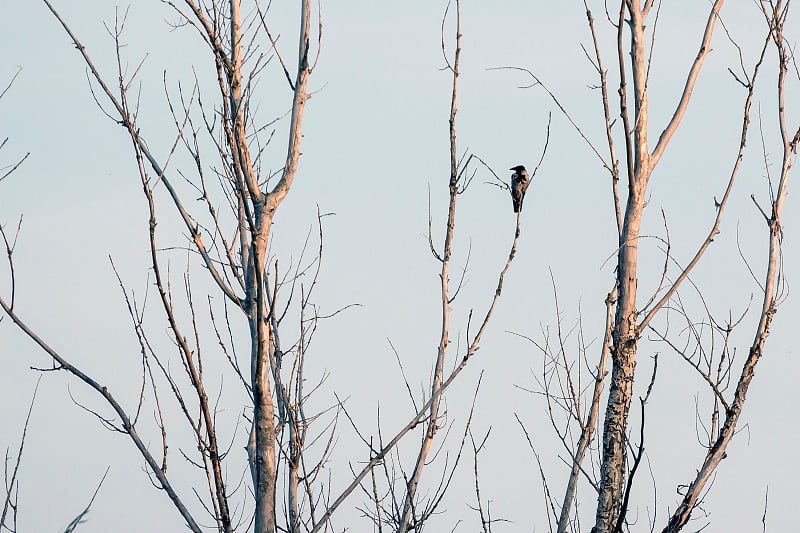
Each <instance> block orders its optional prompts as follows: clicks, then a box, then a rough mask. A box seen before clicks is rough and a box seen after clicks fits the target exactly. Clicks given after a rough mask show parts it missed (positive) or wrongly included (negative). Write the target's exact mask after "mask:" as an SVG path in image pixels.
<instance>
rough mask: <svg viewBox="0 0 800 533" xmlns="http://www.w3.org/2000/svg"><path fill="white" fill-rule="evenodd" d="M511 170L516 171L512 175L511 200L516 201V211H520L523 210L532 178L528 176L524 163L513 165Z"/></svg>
mask: <svg viewBox="0 0 800 533" xmlns="http://www.w3.org/2000/svg"><path fill="white" fill-rule="evenodd" d="M509 170H513V171H514V173H513V174H512V175H511V200H512V201H513V202H514V212H515V213H519V212H520V211H521V210H522V200H523V199H524V198H525V191H526V190H528V185H530V184H531V180H530V178H529V177H528V171H527V170H525V167H524V166H522V165H517V166H515V167H511V168H510V169H509Z"/></svg>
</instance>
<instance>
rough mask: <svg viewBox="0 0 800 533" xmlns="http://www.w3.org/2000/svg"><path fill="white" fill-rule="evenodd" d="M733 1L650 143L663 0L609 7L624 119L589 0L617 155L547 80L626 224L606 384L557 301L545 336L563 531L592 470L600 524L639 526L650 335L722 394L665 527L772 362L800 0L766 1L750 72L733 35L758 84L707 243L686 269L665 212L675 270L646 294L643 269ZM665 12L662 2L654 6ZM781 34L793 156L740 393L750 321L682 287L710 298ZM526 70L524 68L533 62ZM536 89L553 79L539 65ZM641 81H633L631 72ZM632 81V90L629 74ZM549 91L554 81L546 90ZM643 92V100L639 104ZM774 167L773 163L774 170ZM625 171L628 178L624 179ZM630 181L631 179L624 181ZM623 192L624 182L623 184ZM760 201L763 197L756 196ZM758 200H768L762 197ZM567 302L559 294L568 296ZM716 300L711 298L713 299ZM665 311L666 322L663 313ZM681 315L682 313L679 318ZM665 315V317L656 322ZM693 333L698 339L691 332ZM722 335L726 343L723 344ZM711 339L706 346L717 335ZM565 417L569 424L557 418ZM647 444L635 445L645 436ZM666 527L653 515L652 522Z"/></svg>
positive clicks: (717, 9) (609, 137)
mask: <svg viewBox="0 0 800 533" xmlns="http://www.w3.org/2000/svg"><path fill="white" fill-rule="evenodd" d="M723 4H724V1H719V0H718V1H715V2H713V3H711V5H710V6H709V11H708V17H707V20H706V24H705V29H704V32H703V35H702V37H701V39H700V43H699V46H698V52H697V55H696V56H695V58H694V60H693V61H692V63H691V67H690V69H689V72H688V73H687V74H686V78H685V82H684V86H683V90H682V92H681V94H680V95H679V98H678V103H677V105H676V106H675V107H674V109H673V111H672V116H671V117H670V118H669V120H668V121H667V125H666V126H665V127H664V129H663V131H662V132H661V134H660V136H659V138H658V140H657V142H655V143H654V144H655V146H654V147H653V146H652V144H651V143H650V142H649V139H648V131H649V122H650V118H651V116H650V113H649V96H650V94H649V90H648V84H649V80H650V78H649V76H650V68H651V60H652V54H653V49H654V48H655V46H656V37H655V36H656V32H657V29H658V12H659V10H660V3H658V2H654V1H646V2H639V1H637V0H633V1H630V0H623V1H621V2H620V3H619V10H618V15H617V17H616V18H615V19H612V18H611V16H610V15H609V14H608V12H606V15H607V18H608V26H609V27H610V28H611V29H612V30H613V31H615V32H616V43H617V49H616V57H617V62H616V63H617V70H616V77H617V79H618V81H619V88H618V91H617V93H618V95H619V100H618V103H617V105H616V109H617V113H618V115H619V120H617V119H614V118H612V117H613V115H614V114H615V112H614V111H613V109H614V107H615V106H614V105H613V104H612V100H611V98H610V96H609V92H610V91H609V89H610V84H611V81H610V80H609V75H608V71H607V70H606V67H605V66H604V62H603V57H602V53H601V52H602V49H601V45H600V42H601V40H602V39H601V38H600V37H599V32H598V29H597V27H596V23H595V19H594V16H593V14H592V10H591V9H590V7H589V3H588V2H584V6H585V8H586V14H587V19H588V26H589V30H590V34H591V39H592V45H593V53H589V52H587V51H586V50H584V52H586V56H587V58H589V60H590V61H591V62H592V64H593V67H594V69H595V71H596V73H597V75H598V76H599V78H600V80H599V84H598V88H599V90H600V95H601V103H602V106H603V117H604V129H605V140H606V145H607V147H606V149H607V153H606V155H602V154H601V152H600V150H599V149H597V148H596V147H595V146H594V144H593V143H592V142H591V141H590V140H589V139H588V138H587V136H585V135H584V134H583V132H582V130H581V129H580V128H579V127H578V126H577V124H576V122H575V121H574V120H573V119H572V116H571V115H570V114H569V113H568V112H567V111H566V109H565V108H564V107H563V106H562V104H561V103H560V101H559V99H558V98H557V97H556V96H555V95H554V94H553V93H552V92H550V91H549V89H547V88H545V90H546V91H547V93H548V95H549V96H550V98H551V99H552V100H553V101H554V102H555V103H556V105H557V106H558V107H559V109H560V110H561V111H562V113H563V114H564V115H565V116H566V117H567V118H568V120H569V121H570V122H571V124H572V125H573V126H574V127H575V128H576V129H577V130H578V132H579V133H580V135H581V136H582V137H583V139H584V140H585V141H586V142H587V143H588V144H589V147H590V149H591V150H592V151H593V153H594V154H595V155H596V156H597V157H598V158H599V159H600V162H601V164H602V166H603V167H604V168H605V169H606V171H608V173H609V175H610V177H611V185H612V187H611V191H612V198H613V204H614V208H615V209H614V212H615V219H616V227H617V230H618V237H619V238H618V243H619V248H618V249H617V251H616V268H615V280H614V286H613V288H612V290H611V291H610V292H609V293H608V296H607V297H606V300H605V306H606V313H605V315H606V322H605V328H604V336H603V342H602V344H601V348H600V357H599V361H598V364H597V366H596V367H593V368H594V371H593V372H592V374H591V380H592V381H593V382H594V385H593V386H592V387H590V391H588V394H587V391H586V389H585V388H584V386H583V385H582V379H583V378H582V376H581V374H582V372H581V370H580V367H578V368H576V367H575V365H574V362H573V361H572V360H571V358H570V356H569V352H570V348H567V342H571V341H569V338H570V336H572V335H573V330H569V331H566V330H563V329H562V323H561V311H560V309H559V308H558V304H557V307H556V315H557V317H558V319H557V320H558V324H557V326H558V327H557V331H556V334H555V339H553V340H551V339H550V338H549V337H548V336H546V337H545V340H544V341H543V342H541V343H540V342H536V341H534V342H535V344H536V345H537V347H538V349H539V350H540V351H541V352H542V353H543V354H544V355H545V364H544V372H543V376H542V377H541V378H540V381H539V384H540V389H541V392H542V393H543V394H544V396H545V398H546V401H547V405H548V412H549V413H550V417H551V420H552V421H553V427H554V429H555V431H556V432H557V436H558V438H559V440H560V441H561V443H562V444H563V446H564V447H565V449H566V450H567V451H568V452H569V455H570V461H569V462H570V471H569V476H568V480H567V482H566V489H565V491H564V497H563V502H562V503H561V505H560V507H557V506H556V505H555V503H554V502H553V499H552V498H551V497H550V496H549V494H548V496H547V499H548V506H549V509H550V510H551V514H552V515H553V519H554V521H555V523H556V524H557V530H558V531H559V532H563V531H574V530H579V526H578V525H577V524H578V522H577V516H576V512H575V510H574V507H573V505H574V503H575V500H576V494H577V487H578V483H579V480H580V479H581V478H585V479H586V481H588V483H589V484H590V485H591V487H592V488H593V489H594V490H595V491H596V493H597V496H598V500H597V507H596V517H595V524H594V527H593V528H592V531H593V532H598V533H600V532H617V531H623V530H624V529H625V528H626V527H628V515H627V511H628V508H629V505H630V497H631V488H632V486H633V483H634V478H635V476H636V473H637V469H638V468H639V466H640V464H641V462H642V458H643V457H644V450H645V446H644V444H645V426H644V423H645V418H646V416H645V404H646V402H647V398H649V397H650V394H651V391H652V389H653V385H654V382H655V380H656V368H657V360H656V362H655V363H654V368H653V373H652V375H651V376H650V382H649V386H648V387H647V393H646V394H645V395H644V396H643V397H642V398H641V425H640V427H631V422H630V417H629V415H630V410H631V404H632V400H633V397H634V388H633V387H634V383H635V382H637V381H638V380H636V379H635V378H636V375H635V368H636V363H637V358H638V353H639V351H640V347H641V345H642V337H643V336H645V335H646V334H647V333H648V332H650V333H651V334H653V335H654V338H653V339H652V340H653V341H655V342H660V343H663V344H665V345H666V346H668V347H669V349H670V351H671V352H672V353H674V354H677V355H679V356H680V357H681V358H682V359H683V360H685V361H686V362H687V363H688V364H689V367H690V371H691V372H696V373H698V374H699V375H700V376H701V378H702V380H703V381H704V382H705V383H706V384H707V385H708V387H709V389H710V392H711V395H712V398H713V400H712V407H711V413H710V419H709V420H708V421H707V422H701V424H703V427H704V428H706V434H707V439H706V441H707V444H706V449H707V453H706V457H705V458H704V460H703V462H702V464H701V465H700V466H699V467H698V469H697V472H698V473H697V476H696V477H695V478H694V479H693V480H692V481H691V482H690V483H689V484H688V485H687V488H686V489H685V490H684V491H682V492H681V494H682V501H681V503H680V505H679V507H678V508H677V509H676V510H675V511H673V512H672V513H671V516H670V517H669V520H668V522H667V523H666V525H665V526H664V529H663V530H664V531H665V532H666V531H670V532H672V531H679V530H681V529H682V528H683V527H684V526H685V525H686V523H687V522H688V520H689V518H690V516H691V513H692V511H693V510H694V509H695V508H696V507H697V505H698V503H699V502H700V501H701V500H702V494H703V492H704V490H705V489H706V488H707V484H708V481H709V479H710V478H711V476H712V474H713V472H714V470H715V469H716V468H717V466H718V465H719V463H720V461H721V459H722V458H723V457H725V454H726V447H727V445H728V443H729V442H730V440H731V438H732V437H733V435H734V433H735V430H736V427H737V422H738V420H739V417H740V414H741V410H742V406H743V404H744V402H745V398H746V393H747V389H748V386H749V385H750V383H751V380H752V379H753V375H754V372H753V371H754V368H755V366H756V364H757V363H758V361H759V359H760V358H761V356H762V354H763V350H764V343H765V340H766V337H767V335H768V334H769V327H770V324H771V322H772V319H773V316H774V314H775V312H776V309H777V306H778V304H779V302H780V300H781V293H782V290H783V284H784V278H783V273H782V261H781V252H780V245H781V242H782V235H783V234H782V229H781V211H782V206H783V201H784V198H785V194H786V184H787V180H788V175H789V169H790V167H791V158H792V154H793V153H794V151H795V150H796V144H797V142H798V140H800V130H798V133H797V134H795V135H794V136H793V135H792V133H791V131H790V130H789V129H788V128H789V127H788V126H787V124H786V118H785V114H784V113H785V112H784V93H785V78H786V75H787V72H788V67H789V65H790V64H791V59H790V57H791V54H790V53H788V52H787V48H786V46H787V45H786V43H785V40H784V34H783V29H784V23H785V21H786V17H787V16H788V12H789V4H790V2H760V3H759V6H760V8H761V10H762V12H763V15H764V20H765V22H766V25H765V26H764V28H765V34H766V39H765V41H764V43H763V47H762V48H761V49H760V51H759V53H758V54H757V60H756V61H755V64H754V65H753V66H752V67H751V68H750V69H747V68H745V65H744V62H743V60H742V59H741V58H742V51H741V48H740V47H739V46H738V44H736V42H735V41H733V38H732V36H731V35H730V34H729V33H728V32H727V29H725V32H726V33H728V38H729V39H731V42H732V44H733V46H734V47H736V48H737V49H738V51H739V57H740V68H739V69H738V70H739V71H738V72H734V70H731V69H729V70H730V73H731V74H732V76H733V78H734V79H735V80H736V81H737V82H738V83H739V84H741V86H743V87H744V89H745V90H746V95H745V99H744V104H743V116H742V129H741V140H740V143H739V147H738V150H737V152H736V153H735V156H734V158H733V166H732V169H731V171H730V174H729V178H728V181H727V184H726V186H725V188H724V190H723V191H722V195H721V197H720V198H721V199H720V200H717V199H716V198H715V199H714V203H715V207H716V213H715V216H714V218H713V220H712V221H711V224H710V227H709V229H708V232H707V236H706V237H705V238H704V239H703V240H702V241H701V242H700V244H699V245H698V246H697V249H696V251H695V252H694V255H693V256H692V258H691V259H690V260H689V261H688V263H686V264H685V265H681V264H680V263H679V262H678V261H677V260H676V259H675V258H674V257H673V256H672V254H671V245H672V243H671V242H670V236H669V229H668V226H667V225H666V218H665V219H664V228H665V236H664V237H658V240H659V241H660V242H661V244H662V248H661V252H660V253H663V254H664V259H663V263H664V264H663V271H662V272H661V274H660V277H658V278H657V280H656V283H655V285H656V289H655V291H654V292H653V293H652V294H651V295H649V296H646V297H645V298H642V296H641V295H640V294H638V280H639V278H640V277H641V276H642V273H641V269H640V261H639V254H640V244H641V241H642V239H643V235H642V231H641V227H642V220H643V214H644V211H645V207H646V206H647V205H648V203H650V202H652V201H653V198H652V197H651V194H650V192H649V191H648V184H649V183H650V179H651V177H652V175H653V172H654V170H655V169H656V167H657V165H658V163H659V162H660V160H661V159H662V157H663V155H664V154H665V152H666V150H667V148H668V147H669V144H670V141H671V139H672V138H673V136H674V135H675V133H676V132H677V130H678V129H679V127H680V125H681V123H682V120H683V118H684V117H685V115H686V113H687V109H688V107H689V102H690V101H691V98H692V93H693V90H694V87H695V84H696V83H697V82H698V78H699V75H700V72H701V70H702V67H703V64H704V61H705V59H706V57H707V56H708V54H709V52H710V51H711V39H712V36H713V34H714V30H715V27H716V26H717V24H718V23H719V21H720V14H721V9H722V7H723ZM654 8H655V9H654ZM770 42H771V43H772V44H773V45H774V48H775V51H776V56H777V58H778V65H777V72H778V75H777V79H778V83H777V86H778V98H777V100H778V105H777V109H778V121H777V122H778V127H779V130H780V138H781V139H782V146H781V148H782V151H783V157H782V164H781V170H780V175H779V176H778V177H777V178H775V180H774V181H775V182H776V183H777V185H775V186H773V185H772V181H770V191H769V192H770V193H769V206H770V207H769V208H767V209H762V208H761V207H760V206H759V207H758V209H759V210H760V212H761V213H762V215H763V217H764V220H765V222H766V223H767V226H768V228H769V252H768V257H767V269H766V277H765V280H764V281H763V282H762V283H761V287H762V290H763V301H762V305H761V310H760V318H759V319H758V325H757V327H756V332H755V339H754V341H753V343H752V345H751V346H750V348H749V349H748V356H747V358H746V360H745V361H744V362H743V363H741V366H740V367H739V368H740V370H738V372H739V377H738V379H737V380H735V381H734V383H735V384H736V386H735V391H734V392H733V394H732V396H731V394H730V393H729V390H728V387H729V385H730V384H731V381H732V380H733V379H734V375H735V372H736V371H737V370H736V366H735V365H734V359H733V356H734V354H735V349H734V348H733V347H732V346H731V342H732V340H731V332H732V331H733V329H734V328H735V327H736V326H737V325H739V324H740V323H741V321H742V319H741V318H739V319H738V320H737V319H733V318H730V319H728V320H727V321H722V320H718V319H716V317H714V316H713V315H712V314H711V312H710V311H708V307H707V306H706V307H705V309H706V313H707V317H705V319H703V320H701V321H697V320H694V319H692V318H690V315H691V311H689V310H688V308H687V306H686V305H685V304H684V299H685V298H684V297H682V293H681V291H680V289H681V288H682V287H683V286H684V285H689V286H690V288H689V290H690V292H696V293H697V296H698V297H699V299H700V301H701V302H702V301H703V300H702V298H703V296H702V292H701V291H700V289H699V288H698V287H697V286H696V285H695V283H694V282H693V281H692V280H691V278H690V275H691V274H692V272H693V270H694V269H695V267H696V266H697V265H698V263H699V262H700V260H701V258H702V257H703V256H704V254H705V253H706V251H707V250H708V249H709V247H710V246H711V244H712V243H713V242H714V240H715V238H716V237H717V236H718V235H719V234H720V231H721V230H720V227H721V224H722V220H723V215H724V213H725V211H726V207H727V206H728V203H729V199H730V198H731V196H732V193H733V189H734V183H735V181H736V178H737V176H738V174H739V170H740V165H741V162H742V160H743V158H744V155H745V150H746V145H747V139H748V132H749V128H750V122H751V105H752V101H753V98H754V92H755V90H756V81H757V80H758V79H759V73H760V71H761V69H762V66H763V64H764V60H765V54H766V52H767V49H768V45H769V44H770ZM523 70H524V69H523ZM528 73H529V74H530V76H532V77H533V79H534V81H535V84H536V85H541V81H540V80H539V78H537V77H536V76H535V75H534V74H533V73H530V72H528ZM629 77H630V78H629ZM629 79H632V87H631V85H629V82H628V80H629ZM543 87H544V86H543ZM630 100H632V104H631V103H630ZM620 138H621V139H622V142H623V143H624V144H623V146H624V157H623V160H622V162H620V161H618V159H617V145H618V144H619V139H620ZM767 171H768V169H767ZM620 174H622V178H620ZM620 179H621V180H622V186H620V185H619V182H620ZM620 189H622V190H620ZM754 201H755V197H754ZM756 205H758V204H756ZM556 303H557V299H556ZM703 305H705V304H703ZM671 316H679V317H682V320H683V326H684V327H683V328H682V329H681V330H680V332H674V329H675V328H674V327H673V328H672V329H671V328H670V323H671V320H670V317H671ZM657 318H658V320H656V319H657ZM672 321H674V318H673V319H672ZM656 322H658V325H656ZM706 324H708V325H710V329H711V330H712V333H711V337H713V338H706V335H705V333H704V329H705V328H703V327H702V326H703V325H706ZM681 335H683V336H684V337H689V338H688V339H684V340H679V339H678V337H680V336H681ZM720 341H721V342H720ZM709 342H710V345H708V346H706V345H705V344H706V343H709ZM578 353H579V358H578V361H579V362H581V360H582V361H583V363H584V364H585V365H586V367H587V368H588V367H590V365H589V363H588V361H587V350H586V345H585V343H584V342H583V341H582V335H580V334H579V336H578ZM609 359H610V360H611V364H612V367H611V381H610V384H609V392H608V397H607V399H606V402H607V403H606V412H605V416H604V419H603V427H602V433H601V435H602V441H601V442H602V444H601V446H600V449H599V450H598V456H597V457H596V458H593V459H592V467H591V468H589V467H588V466H587V465H585V464H584V460H585V458H586V457H587V452H588V451H589V450H590V447H591V446H592V443H593V440H594V434H595V430H596V428H597V427H598V424H599V415H600V407H601V403H602V401H603V399H604V397H603V387H604V382H605V377H606V375H607V370H606V368H607V364H608V360H609ZM562 417H564V419H565V422H566V423H565V424H562V423H561V422H557V420H561V419H562ZM637 441H638V444H635V443H637ZM595 467H599V475H597V476H595V475H594V472H595V470H594V469H595ZM655 527H656V524H655V523H654V522H653V523H652V528H655Z"/></svg>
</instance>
